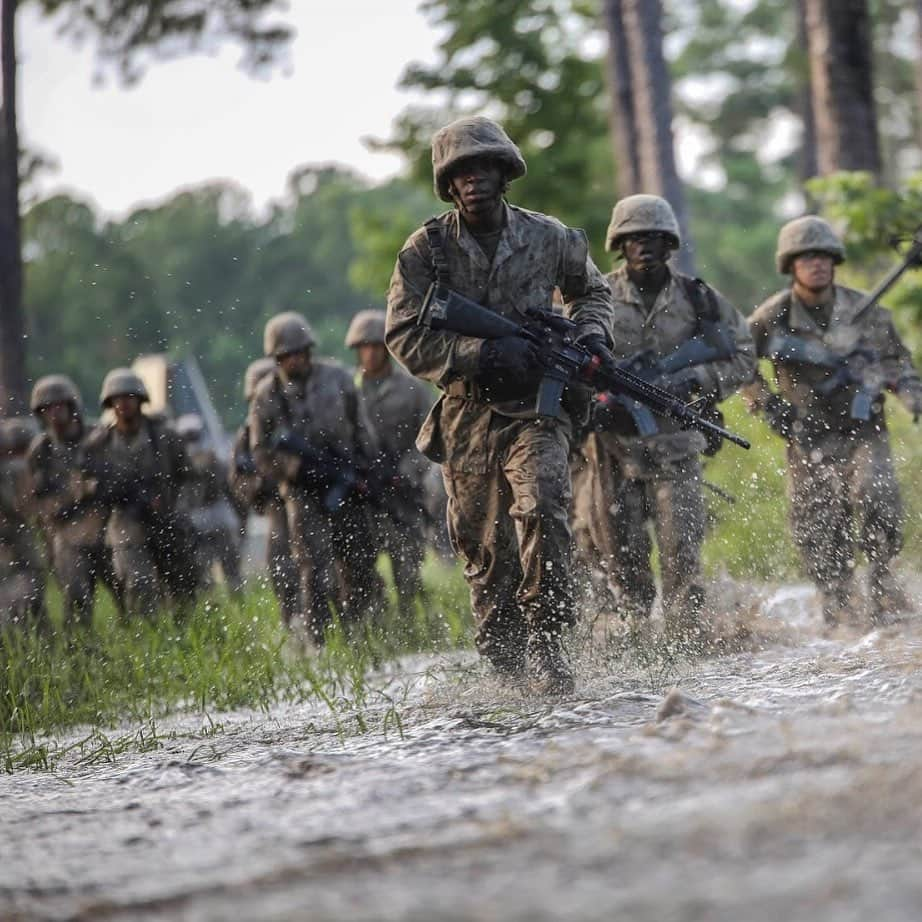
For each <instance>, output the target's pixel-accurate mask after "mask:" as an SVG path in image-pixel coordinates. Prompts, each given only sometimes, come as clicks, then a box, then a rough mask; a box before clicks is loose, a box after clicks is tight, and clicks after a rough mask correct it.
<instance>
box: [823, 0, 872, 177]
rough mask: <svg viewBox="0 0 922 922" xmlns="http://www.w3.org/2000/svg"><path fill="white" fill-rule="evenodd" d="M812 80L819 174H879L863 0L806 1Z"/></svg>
mask: <svg viewBox="0 0 922 922" xmlns="http://www.w3.org/2000/svg"><path fill="white" fill-rule="evenodd" d="M806 10H807V43H808V49H809V52H810V83H811V86H812V90H813V112H814V118H815V123H816V144H817V163H818V166H819V172H820V174H821V175H823V176H826V175H828V174H829V173H835V172H836V171H837V170H868V171H870V172H871V173H873V174H874V175H875V176H879V175H880V171H881V159H880V144H879V141H878V137H877V114H876V111H875V106H874V92H873V81H872V67H871V55H872V46H871V17H870V14H869V12H868V5H867V0H806Z"/></svg>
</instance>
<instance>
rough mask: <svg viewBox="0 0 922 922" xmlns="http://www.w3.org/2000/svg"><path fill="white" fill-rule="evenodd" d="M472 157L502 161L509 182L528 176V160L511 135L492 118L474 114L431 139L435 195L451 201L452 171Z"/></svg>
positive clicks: (454, 123)
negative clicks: (511, 138) (526, 164)
mask: <svg viewBox="0 0 922 922" xmlns="http://www.w3.org/2000/svg"><path fill="white" fill-rule="evenodd" d="M469 157H491V158H493V159H494V160H498V161H500V163H501V164H502V166H503V170H504V172H505V176H506V179H507V180H511V179H519V178H520V177H521V176H524V175H525V171H526V167H525V159H524V158H523V157H522V152H521V151H520V150H519V149H518V147H516V146H515V144H513V143H512V141H511V140H510V138H509V135H507V134H506V132H505V131H504V130H503V128H502V126H501V125H498V124H497V123H496V122H494V121H493V120H492V119H488V118H484V117H483V116H481V115H475V116H471V117H468V118H459V119H458V120H457V121H454V122H452V123H451V124H449V125H446V126H445V127H444V128H440V129H439V130H438V131H437V132H436V133H435V134H434V135H433V136H432V174H433V183H434V185H435V194H436V195H437V196H438V197H439V198H440V199H442V201H443V202H450V201H452V197H451V193H450V191H449V182H450V179H451V171H452V168H453V167H454V166H455V165H456V164H458V163H459V162H460V161H462V160H467V159H468V158H469Z"/></svg>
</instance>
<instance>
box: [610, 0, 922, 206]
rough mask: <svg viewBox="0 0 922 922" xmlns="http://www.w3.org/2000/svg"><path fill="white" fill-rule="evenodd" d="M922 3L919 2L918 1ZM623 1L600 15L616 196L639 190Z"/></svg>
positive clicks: (613, 1) (614, 0) (612, 2)
mask: <svg viewBox="0 0 922 922" xmlns="http://www.w3.org/2000/svg"><path fill="white" fill-rule="evenodd" d="M920 2H922V0H920ZM622 5H623V4H622V0H604V2H603V4H602V16H603V18H604V22H605V31H606V32H607V34H608V56H607V61H608V87H609V94H610V95H611V135H612V147H613V148H614V151H615V163H616V164H617V176H618V195H619V196H621V197H622V198H623V197H624V196H626V195H633V193H635V192H637V191H639V190H640V188H641V179H640V154H639V152H638V150H637V121H636V117H635V113H634V87H633V81H632V79H631V61H630V55H629V52H628V47H627V36H626V35H625V34H624V19H623V15H622Z"/></svg>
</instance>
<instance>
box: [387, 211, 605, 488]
mask: <svg viewBox="0 0 922 922" xmlns="http://www.w3.org/2000/svg"><path fill="white" fill-rule="evenodd" d="M505 209H506V221H505V226H504V228H503V233H502V236H501V237H500V240H499V244H498V246H497V249H496V253H495V255H494V257H493V259H492V261H491V260H490V259H489V258H488V257H487V256H486V254H485V253H484V252H483V250H482V249H481V247H480V245H479V244H478V243H477V241H476V240H475V238H474V236H473V234H471V232H470V231H469V229H468V228H467V227H466V225H465V224H464V222H463V221H462V220H461V218H460V216H459V214H458V212H457V211H455V210H452V211H449V212H445V213H444V214H442V215H440V216H439V217H438V218H436V219H434V220H435V221H437V222H438V225H439V226H440V227H441V229H442V237H443V240H444V247H443V249H444V254H445V258H446V262H447V270H448V285H449V287H450V288H452V289H453V290H455V291H457V292H458V293H459V294H462V295H464V296H465V297H467V298H470V299H471V300H473V301H476V302H478V303H479V304H481V305H483V306H484V307H488V308H490V309H491V310H494V311H496V312H497V313H500V314H502V315H504V316H507V317H510V318H511V319H513V320H516V321H519V322H523V321H524V320H525V319H526V318H525V313H524V312H525V311H526V310H527V309H529V308H550V307H551V306H552V303H553V299H554V294H555V291H556V290H559V291H560V294H561V295H562V297H563V302H564V306H565V309H566V313H567V315H568V316H569V317H570V318H571V319H572V320H574V321H576V322H577V323H578V324H579V325H580V333H579V338H580V339H583V338H585V337H587V336H591V335H599V336H601V337H603V338H604V339H605V340H606V341H607V342H609V343H610V342H611V296H610V293H609V290H608V285H607V284H606V283H605V279H604V278H603V277H602V274H601V273H600V272H599V270H598V269H597V268H596V266H595V264H594V263H593V261H592V258H591V257H590V256H589V247H588V243H587V241H586V236H585V234H584V233H583V232H582V231H580V230H575V229H572V228H568V227H565V226H564V225H563V224H561V223H560V222H559V221H557V220H556V219H555V218H551V217H547V216H546V215H542V214H537V213H536V212H531V211H525V210H524V209H521V208H516V207H515V206H513V205H506V206H505ZM434 279H435V273H434V269H433V265H432V256H431V250H430V247H429V241H428V237H427V234H426V229H425V228H420V229H419V230H417V231H416V232H415V233H413V234H412V235H411V236H410V238H409V239H408V240H407V242H406V243H405V244H404V247H403V249H402V250H401V251H400V254H399V255H398V257H397V265H396V267H395V268H394V274H393V276H392V278H391V285H390V292H389V294H388V301H387V334H386V335H387V345H388V348H389V349H390V350H391V352H392V353H393V355H394V356H395V357H396V358H397V360H398V361H399V362H400V363H401V364H402V365H403V366H404V367H405V368H406V369H407V370H408V371H409V372H410V373H411V374H413V375H415V376H416V377H418V378H423V379H424V380H426V381H430V382H431V383H433V384H436V385H438V386H439V387H440V388H442V389H443V390H444V391H446V394H445V395H443V396H442V398H441V399H440V400H439V401H438V403H436V405H435V406H434V407H433V408H432V411H431V412H430V414H429V417H428V419H427V420H426V423H425V425H424V426H423V428H422V430H421V432H420V434H419V438H418V440H417V446H418V447H419V449H420V451H422V452H423V453H424V454H426V455H427V456H428V457H429V458H431V459H432V460H433V461H438V462H439V463H443V462H444V463H447V464H448V465H449V466H451V467H455V468H457V469H458V470H464V471H469V472H471V473H483V472H484V471H486V469H487V463H488V462H487V457H486V454H487V449H486V444H487V439H486V433H487V431H488V429H489V426H490V420H491V418H492V416H493V414H494V413H496V414H499V415H501V416H506V417H512V418H519V419H534V418H535V417H536V413H535V397H536V394H537V390H538V384H539V380H540V379H539V376H538V375H536V376H535V379H534V382H533V387H532V388H531V389H530V391H528V392H526V393H524V394H523V395H522V396H521V397H520V398H519V399H516V400H506V401H503V402H495V403H489V404H487V403H485V402H483V401H482V400H480V399H477V396H476V382H475V378H476V376H477V374H478V371H479V362H480V348H481V346H482V344H483V340H481V339H477V338H475V337H470V336H460V335H457V334H454V333H447V332H435V331H433V330H430V329H428V328H426V327H424V326H420V325H419V324H418V323H417V319H418V316H419V311H420V308H421V306H422V302H423V299H424V298H425V295H426V291H427V290H428V288H429V285H430V284H431V283H432V282H433V281H434ZM471 398H472V399H471ZM562 418H564V419H566V416H565V414H564V415H563V417H562Z"/></svg>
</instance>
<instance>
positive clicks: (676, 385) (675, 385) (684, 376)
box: [653, 368, 701, 403]
mask: <svg viewBox="0 0 922 922" xmlns="http://www.w3.org/2000/svg"><path fill="white" fill-rule="evenodd" d="M653 383H654V384H656V385H657V387H662V388H664V389H665V390H667V391H669V393H670V394H673V395H674V396H676V397H678V398H679V400H684V401H685V402H686V403H687V402H688V401H689V400H691V398H692V395H693V394H696V393H697V392H698V391H699V390H700V389H701V382H700V380H699V379H698V375H697V374H696V372H695V369H694V368H683V369H682V370H681V371H674V372H672V373H671V374H668V375H660V376H659V377H658V378H657V379H656V380H655V381H654V382H653Z"/></svg>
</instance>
